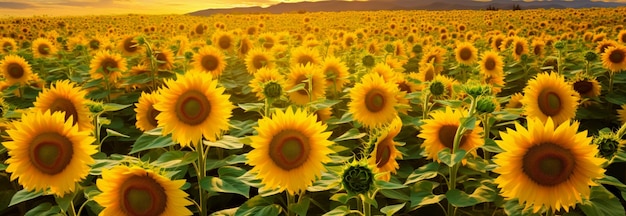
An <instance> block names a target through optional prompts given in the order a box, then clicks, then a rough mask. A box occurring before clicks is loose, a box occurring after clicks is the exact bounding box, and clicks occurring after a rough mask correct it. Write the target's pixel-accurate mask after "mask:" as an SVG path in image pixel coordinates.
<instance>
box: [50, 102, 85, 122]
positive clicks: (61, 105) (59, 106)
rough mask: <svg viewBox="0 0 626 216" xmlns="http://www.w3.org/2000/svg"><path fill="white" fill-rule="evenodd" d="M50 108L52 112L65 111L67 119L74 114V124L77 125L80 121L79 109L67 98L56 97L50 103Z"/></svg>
mask: <svg viewBox="0 0 626 216" xmlns="http://www.w3.org/2000/svg"><path fill="white" fill-rule="evenodd" d="M49 110H50V112H57V111H62V112H65V121H67V119H69V118H70V116H72V117H73V118H72V121H73V122H72V124H73V125H76V123H78V111H77V110H76V107H75V106H74V103H72V101H70V100H68V99H66V98H56V99H55V100H54V102H52V104H51V105H50V108H49Z"/></svg>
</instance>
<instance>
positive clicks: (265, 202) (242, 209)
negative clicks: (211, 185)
mask: <svg viewBox="0 0 626 216" xmlns="http://www.w3.org/2000/svg"><path fill="white" fill-rule="evenodd" d="M266 206H270V208H277V209H276V210H277V211H278V212H275V214H273V215H278V214H279V213H280V210H281V209H282V208H281V207H280V206H278V205H275V204H273V202H272V200H270V199H268V198H265V197H262V196H260V195H257V196H254V197H252V198H251V199H248V200H247V201H246V202H245V203H243V204H242V205H241V206H239V208H237V211H236V212H235V215H236V216H238V215H241V216H244V215H245V216H248V215H262V214H261V213H274V212H269V211H270V210H269V209H268V210H262V209H264V208H265V207H266Z"/></svg>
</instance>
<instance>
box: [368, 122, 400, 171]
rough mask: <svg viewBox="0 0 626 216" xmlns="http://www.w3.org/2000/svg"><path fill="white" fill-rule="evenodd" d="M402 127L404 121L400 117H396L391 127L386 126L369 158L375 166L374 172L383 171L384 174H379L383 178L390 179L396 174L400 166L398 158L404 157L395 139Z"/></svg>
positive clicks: (369, 161)
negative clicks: (397, 147)
mask: <svg viewBox="0 0 626 216" xmlns="http://www.w3.org/2000/svg"><path fill="white" fill-rule="evenodd" d="M401 128H402V121H401V120H400V118H399V117H396V118H394V120H393V121H391V124H389V127H388V128H385V129H384V130H383V132H382V133H381V134H380V136H378V137H377V139H376V144H375V145H374V148H373V149H372V153H371V156H370V157H369V159H368V160H367V162H368V163H369V164H370V166H372V167H373V168H374V173H382V175H380V176H377V177H378V178H379V179H381V180H384V181H389V179H390V178H391V173H394V174H395V173H396V170H397V169H398V168H400V165H398V162H397V161H396V159H402V153H400V152H399V151H398V150H397V149H396V146H398V145H400V144H399V143H397V142H395V141H393V139H394V138H395V137H396V136H397V135H398V134H399V133H400V129H401Z"/></svg>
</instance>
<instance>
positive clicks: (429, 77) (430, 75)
mask: <svg viewBox="0 0 626 216" xmlns="http://www.w3.org/2000/svg"><path fill="white" fill-rule="evenodd" d="M433 78H435V71H434V70H433V68H428V70H426V74H424V81H431V80H433Z"/></svg>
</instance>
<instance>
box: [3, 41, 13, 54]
mask: <svg viewBox="0 0 626 216" xmlns="http://www.w3.org/2000/svg"><path fill="white" fill-rule="evenodd" d="M2 49H3V50H4V51H5V52H9V51H11V50H13V45H11V43H9V42H4V44H2Z"/></svg>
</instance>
